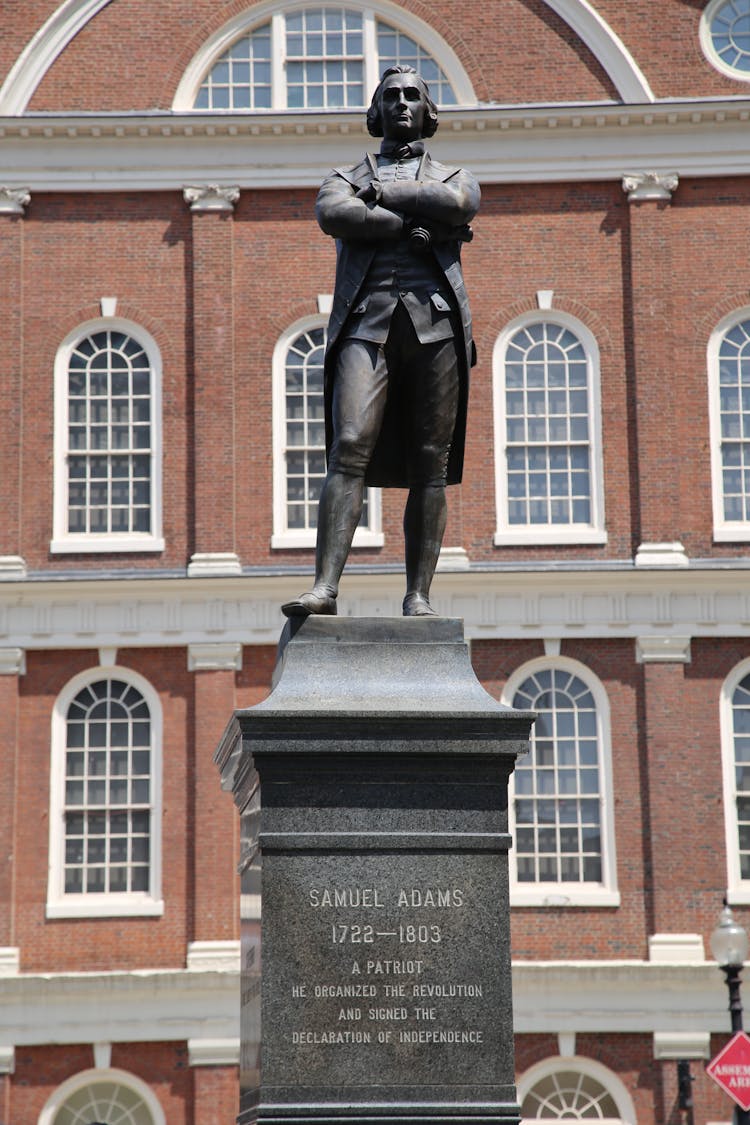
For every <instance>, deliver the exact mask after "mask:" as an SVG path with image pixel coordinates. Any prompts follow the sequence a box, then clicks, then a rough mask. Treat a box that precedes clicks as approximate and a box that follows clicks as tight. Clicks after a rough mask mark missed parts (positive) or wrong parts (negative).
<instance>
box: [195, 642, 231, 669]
mask: <svg viewBox="0 0 750 1125" xmlns="http://www.w3.org/2000/svg"><path fill="white" fill-rule="evenodd" d="M240 671H242V645H241V644H238V643H235V642H234V641H227V642H226V643H216V644H193V645H188V672H240Z"/></svg>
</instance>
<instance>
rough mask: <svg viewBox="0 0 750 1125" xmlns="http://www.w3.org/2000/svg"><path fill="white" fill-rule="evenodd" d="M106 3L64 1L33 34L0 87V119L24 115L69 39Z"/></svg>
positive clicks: (93, 0)
mask: <svg viewBox="0 0 750 1125" xmlns="http://www.w3.org/2000/svg"><path fill="white" fill-rule="evenodd" d="M108 3H109V0H64V2H63V3H62V4H60V5H59V7H58V8H57V10H56V11H55V12H53V13H52V15H51V16H50V17H49V19H48V20H47V21H46V23H45V24H43V25H42V27H40V28H39V30H38V31H37V32H36V33H35V34H34V36H33V37H32V38H31V39H30V40H29V42H28V43H27V44H26V46H25V47H24V49H23V51H22V52H21V54H20V55H19V56H18V58H17V59H16V61H15V63H14V64H13V66H12V67H11V69H10V71H9V72H8V75H7V77H6V79H5V81H4V82H3V85H2V87H0V116H4V115H7V116H9V117H12V116H16V115H20V114H22V113H24V112H25V110H26V107H27V106H28V104H29V102H30V101H31V99H32V97H33V95H34V91H35V90H36V88H37V86H38V85H39V83H40V82H41V81H42V79H43V78H44V76H45V74H46V73H47V71H48V70H49V68H50V67H51V66H52V64H53V62H54V61H55V59H56V58H57V57H58V55H59V54H61V53H62V51H64V50H65V48H66V47H67V45H68V43H70V41H71V39H73V38H74V36H76V35H77V34H78V32H79V31H80V30H81V28H82V27H85V26H86V24H87V23H88V22H89V20H91V19H93V17H94V16H95V15H96V14H97V12H100V11H101V9H102V8H104V7H106V5H107V4H108Z"/></svg>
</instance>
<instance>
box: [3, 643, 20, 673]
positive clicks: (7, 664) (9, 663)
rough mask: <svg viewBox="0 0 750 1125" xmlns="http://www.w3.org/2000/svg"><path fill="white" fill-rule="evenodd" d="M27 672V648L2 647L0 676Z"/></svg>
mask: <svg viewBox="0 0 750 1125" xmlns="http://www.w3.org/2000/svg"><path fill="white" fill-rule="evenodd" d="M25 674H26V651H25V649H22V648H0V676H24V675H25Z"/></svg>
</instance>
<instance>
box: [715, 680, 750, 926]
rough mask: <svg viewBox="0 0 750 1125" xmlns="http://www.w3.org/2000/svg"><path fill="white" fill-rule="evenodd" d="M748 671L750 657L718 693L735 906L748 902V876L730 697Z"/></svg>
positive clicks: (729, 874)
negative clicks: (740, 824)
mask: <svg viewBox="0 0 750 1125" xmlns="http://www.w3.org/2000/svg"><path fill="white" fill-rule="evenodd" d="M748 674H750V658H748V659H746V660H742V661H741V662H740V663H739V664H737V665H736V667H735V668H733V669H732V671H731V672H730V673H729V675H728V676H727V678H726V679H725V680H724V683H723V684H722V685H721V692H720V695H719V731H720V738H721V764H722V776H723V790H724V793H723V795H724V801H723V805H724V833H725V840H726V850H727V897H728V899H729V901H730V902H731V903H733V904H735V905H737V906H739V905H740V904H744V903H750V879H743V878H742V875H741V873H740V856H739V846H738V845H739V839H738V830H737V795H736V785H735V768H736V767H735V760H734V721H733V716H732V696H733V695H734V692H735V689H736V688H737V686H738V684H739V683H740V681H741V680H742V679H744V677H745V676H747V675H748Z"/></svg>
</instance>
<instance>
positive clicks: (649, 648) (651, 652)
mask: <svg viewBox="0 0 750 1125" xmlns="http://www.w3.org/2000/svg"><path fill="white" fill-rule="evenodd" d="M635 660H636V663H637V664H689V663H690V637H662V636H653V635H652V636H647V637H636V639H635Z"/></svg>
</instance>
